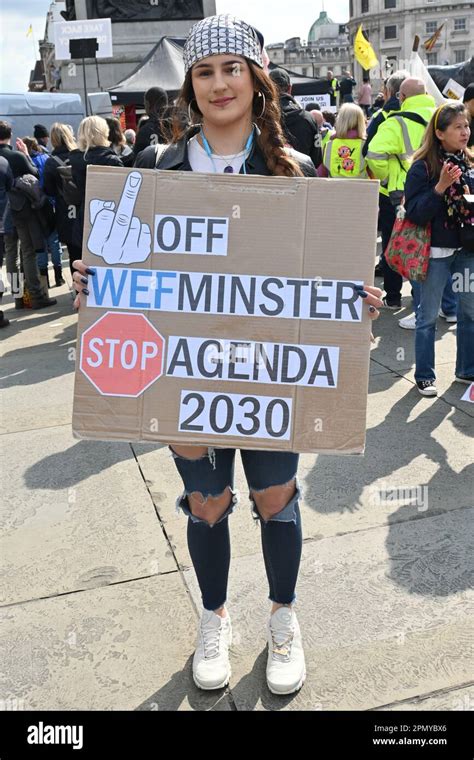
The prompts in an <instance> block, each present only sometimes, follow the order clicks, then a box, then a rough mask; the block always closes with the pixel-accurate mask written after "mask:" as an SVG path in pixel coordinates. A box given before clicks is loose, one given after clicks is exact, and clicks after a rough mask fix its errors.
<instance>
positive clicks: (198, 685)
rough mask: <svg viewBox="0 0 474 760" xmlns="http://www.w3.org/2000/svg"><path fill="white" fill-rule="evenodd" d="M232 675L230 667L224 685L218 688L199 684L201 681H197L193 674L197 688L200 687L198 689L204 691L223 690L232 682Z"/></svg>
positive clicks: (219, 685)
mask: <svg viewBox="0 0 474 760" xmlns="http://www.w3.org/2000/svg"><path fill="white" fill-rule="evenodd" d="M231 675H232V669H231V667H230V665H229V671H228V673H227V676H226V678H225V679H224V680H223V681H222V683H219V684H217V686H206V685H205V684H203V683H199V681H198V680H197V678H196V676H195V675H194V673H193V681H194V683H195V684H196V686H197V687H198V689H202V690H203V691H214V690H215V689H223V688H224V687H225V686H227V684H228V683H229V681H230V677H231Z"/></svg>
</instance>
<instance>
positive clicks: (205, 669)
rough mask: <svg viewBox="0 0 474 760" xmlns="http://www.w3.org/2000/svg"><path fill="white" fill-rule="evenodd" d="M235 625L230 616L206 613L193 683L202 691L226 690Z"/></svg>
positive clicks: (205, 611)
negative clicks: (232, 623)
mask: <svg viewBox="0 0 474 760" xmlns="http://www.w3.org/2000/svg"><path fill="white" fill-rule="evenodd" d="M231 644H232V625H231V622H230V617H229V613H227V616H226V617H225V618H221V617H219V615H216V613H215V612H212V610H203V613H202V617H201V622H200V624H199V632H198V639H197V644H196V651H195V652H194V658H193V679H194V683H195V684H196V686H198V687H199V688H200V689H223V688H224V686H227V684H228V683H229V679H230V676H231V669H230V662H229V648H230V645H231Z"/></svg>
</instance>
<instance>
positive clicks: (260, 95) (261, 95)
mask: <svg viewBox="0 0 474 760" xmlns="http://www.w3.org/2000/svg"><path fill="white" fill-rule="evenodd" d="M258 97H259V98H263V108H262V110H261V112H260V113H259V115H258V116H256V117H255V118H256V119H261V118H262V116H263V114H264V113H265V108H266V107H267V101H266V100H265V93H264V92H259V93H258Z"/></svg>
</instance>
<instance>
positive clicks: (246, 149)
mask: <svg viewBox="0 0 474 760" xmlns="http://www.w3.org/2000/svg"><path fill="white" fill-rule="evenodd" d="M200 134H201V140H202V144H203V146H204V150H205V151H206V153H207V155H208V157H209V159H210V160H211V161H212V165H213V167H214V172H215V174H218V173H219V172H218V170H217V166H216V162H215V160H214V159H215V158H218V159H219V160H220V161H224V163H225V164H226V166H224V173H225V174H233V173H234V167H233V166H232V161H233V160H234V159H235V158H237V156H238V155H239V153H242V152H243V153H244V162H243V166H244V174H247V169H246V166H245V162H246V160H247V157H248V155H249V153H250V149H251V147H252V143H253V134H254V129H253V126H252V131H251V132H250V135H249V137H248V139H247V142H246V143H245V146H244V148H243V149H242V150H238V151H237V153H235V155H233V156H221V155H219V153H215V152H214V153H213V151H212V148H211V146H210V145H209V142H208V140H207V137H206V135H205V134H204V130H203V128H202V127H201V132H200Z"/></svg>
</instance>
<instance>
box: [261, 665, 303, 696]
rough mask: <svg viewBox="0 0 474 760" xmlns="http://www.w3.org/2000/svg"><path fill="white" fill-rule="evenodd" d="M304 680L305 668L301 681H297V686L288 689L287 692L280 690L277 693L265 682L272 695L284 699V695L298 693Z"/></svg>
mask: <svg viewBox="0 0 474 760" xmlns="http://www.w3.org/2000/svg"><path fill="white" fill-rule="evenodd" d="M305 680H306V668H305V671H304V673H303V675H302V676H301V680H300V681H299V683H298V685H297V686H294V687H293V688H292V689H288V690H287V691H280V690H278V691H277V690H276V689H274V688H272V687H271V686H270V684H269V683H268V681H267V686H268V688H269V690H270V691H271V693H272V694H276V695H277V696H278V697H284V696H285V695H286V694H294V693H295V691H299V690H300V689H301V687H302V686H303V684H304V682H305Z"/></svg>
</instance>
